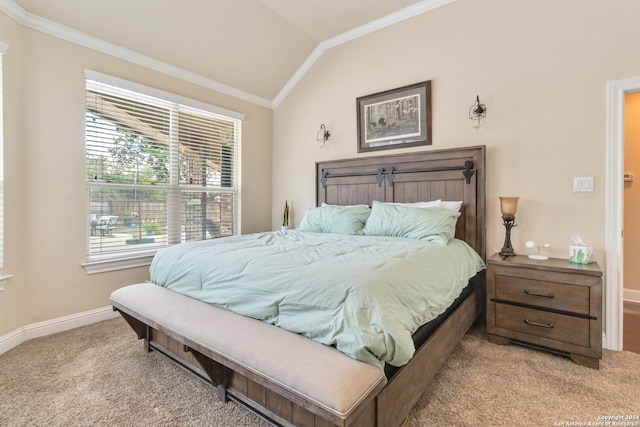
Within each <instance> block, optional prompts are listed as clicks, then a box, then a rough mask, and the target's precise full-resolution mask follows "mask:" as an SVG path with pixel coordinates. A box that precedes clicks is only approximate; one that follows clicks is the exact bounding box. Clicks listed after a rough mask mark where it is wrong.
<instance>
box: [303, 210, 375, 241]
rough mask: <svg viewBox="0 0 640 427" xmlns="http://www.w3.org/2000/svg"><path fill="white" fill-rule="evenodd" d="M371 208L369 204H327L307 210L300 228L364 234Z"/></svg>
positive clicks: (317, 231) (320, 231) (325, 231)
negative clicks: (363, 229)
mask: <svg viewBox="0 0 640 427" xmlns="http://www.w3.org/2000/svg"><path fill="white" fill-rule="evenodd" d="M370 213H371V209H370V208H369V207H368V206H363V205H358V206H338V205H327V206H322V207H319V208H312V209H309V210H308V211H306V212H305V214H304V217H303V218H302V223H301V224H300V227H298V230H300V231H313V232H316V233H337V234H362V228H363V227H364V224H365V222H367V218H369V214H370Z"/></svg>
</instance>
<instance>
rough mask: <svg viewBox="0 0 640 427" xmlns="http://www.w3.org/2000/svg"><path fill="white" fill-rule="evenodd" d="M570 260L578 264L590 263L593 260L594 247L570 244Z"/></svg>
mask: <svg viewBox="0 0 640 427" xmlns="http://www.w3.org/2000/svg"><path fill="white" fill-rule="evenodd" d="M569 262H575V263H576V264H590V263H592V262H593V248H592V247H591V246H574V245H571V246H569Z"/></svg>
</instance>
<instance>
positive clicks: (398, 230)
mask: <svg viewBox="0 0 640 427" xmlns="http://www.w3.org/2000/svg"><path fill="white" fill-rule="evenodd" d="M459 216H460V212H456V211H453V210H451V209H446V208H437V207H434V208H429V209H422V208H413V207H406V206H398V205H389V204H385V203H380V202H377V201H374V202H373V206H372V207H371V215H369V219H368V220H367V223H366V224H365V227H364V229H363V230H362V233H363V234H365V235H368V236H393V237H407V238H410V239H423V240H428V241H430V242H433V243H437V244H440V245H446V244H447V243H448V242H449V239H450V237H451V236H452V234H453V232H454V231H455V226H456V220H457V219H458V217H459Z"/></svg>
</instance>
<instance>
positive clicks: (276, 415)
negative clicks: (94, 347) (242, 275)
mask: <svg viewBox="0 0 640 427" xmlns="http://www.w3.org/2000/svg"><path fill="white" fill-rule="evenodd" d="M111 302H112V304H113V307H114V309H116V310H118V311H119V312H120V313H121V314H122V316H123V317H124V318H125V320H127V322H128V323H129V325H131V327H132V328H133V329H134V331H135V332H136V333H137V335H138V338H140V339H144V343H145V349H146V350H147V351H149V350H151V349H154V350H157V351H160V352H162V353H164V354H165V355H167V356H169V357H171V358H173V359H174V360H175V361H177V362H178V363H180V364H181V365H182V366H184V367H186V368H188V369H190V370H192V371H194V372H196V373H197V374H199V375H201V376H203V377H204V378H205V379H207V380H208V381H210V382H211V383H212V384H213V385H214V386H216V388H217V394H218V397H220V398H221V399H222V400H226V399H228V398H231V399H234V400H238V401H240V402H241V403H243V404H246V405H248V406H250V407H251V408H253V409H254V410H256V411H258V412H260V413H261V414H262V415H264V416H265V417H267V418H269V419H271V420H272V421H275V422H276V423H278V424H282V425H295V426H307V425H309V426H315V427H320V426H367V427H369V426H373V425H375V424H376V411H377V408H376V400H375V397H376V395H377V394H378V393H379V392H380V391H381V390H382V388H384V385H385V378H384V375H383V374H382V372H381V371H380V370H379V369H378V368H376V367H375V366H373V365H370V364H367V363H364V362H360V361H357V360H354V359H352V358H350V357H348V356H346V355H344V354H342V353H340V352H339V351H337V350H335V349H334V348H332V347H329V346H325V345H322V344H319V343H317V342H315V341H312V340H310V339H308V338H305V337H303V336H301V335H297V334H294V333H291V332H287V331H285V330H283V329H281V328H278V327H275V326H272V325H269V324H267V323H264V322H261V321H258V320H255V319H251V318H247V317H244V316H240V315H238V314H235V313H232V312H229V311H226V310H222V309H219V308H216V307H213V306H211V305H209V304H206V303H203V302H201V301H198V300H195V299H192V298H189V297H186V296H184V295H180V294H177V293H175V292H173V291H171V290H168V289H166V288H163V287H161V286H157V285H154V284H151V283H141V284H137V285H131V286H127V287H124V288H121V289H118V290H117V291H115V292H114V293H113V294H112V295H111Z"/></svg>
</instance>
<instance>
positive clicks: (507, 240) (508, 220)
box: [500, 215, 516, 258]
mask: <svg viewBox="0 0 640 427" xmlns="http://www.w3.org/2000/svg"><path fill="white" fill-rule="evenodd" d="M502 222H503V223H504V228H505V231H506V233H505V236H504V245H502V250H500V256H501V257H503V258H506V257H510V256H515V255H516V251H514V250H513V246H511V229H512V228H513V227H515V226H516V217H514V216H506V215H503V216H502Z"/></svg>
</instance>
